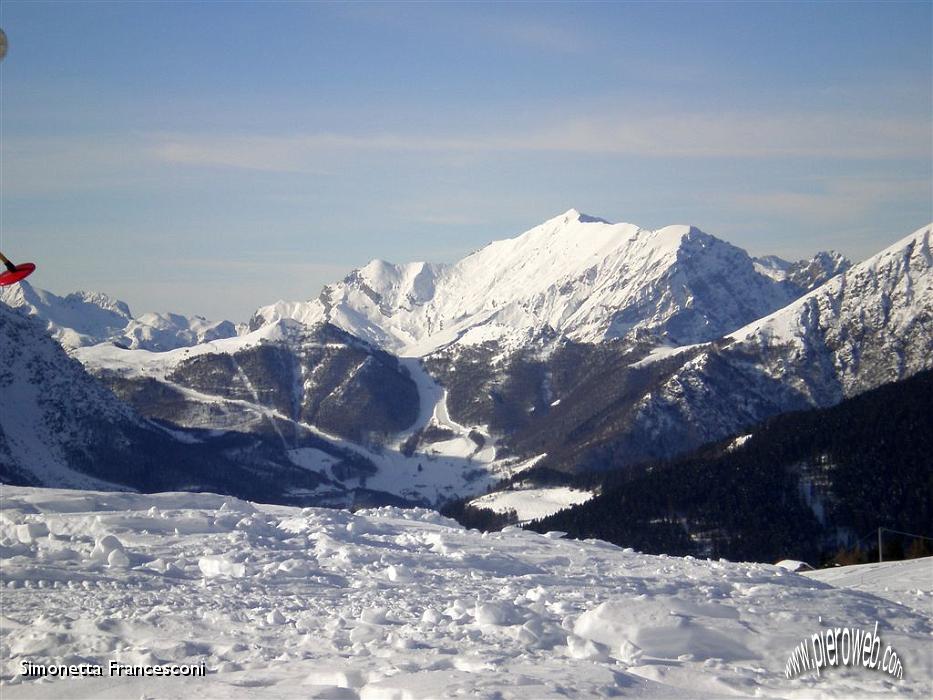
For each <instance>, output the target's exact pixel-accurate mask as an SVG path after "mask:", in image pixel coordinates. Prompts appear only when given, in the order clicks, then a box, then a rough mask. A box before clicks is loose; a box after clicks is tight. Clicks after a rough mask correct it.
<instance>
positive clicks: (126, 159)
mask: <svg viewBox="0 0 933 700" xmlns="http://www.w3.org/2000/svg"><path fill="white" fill-rule="evenodd" d="M931 8H933V3H930V2H905V3H898V2H885V3H807V2H798V3H777V4H769V3H705V4H703V3H660V2H656V3H626V4H621V3H620V4H609V3H594V4H584V3H573V4H569V3H568V4H560V3H549V4H530V3H525V4H511V5H509V4H502V3H496V4H401V3H399V4H392V3H377V4H358V3H354V4H311V3H283V4H272V3H263V4H251V3H232V2H228V3H123V4H118V3H84V4H81V3H48V4H44V3H38V2H16V1H15V0H4V2H3V3H2V4H0V26H2V27H3V29H4V30H5V31H6V33H7V35H8V37H9V42H10V50H9V54H8V56H7V58H6V60H4V61H3V63H2V64H0V66H2V67H0V72H2V185H3V189H2V230H3V250H4V252H5V253H6V254H7V255H8V256H10V257H14V258H16V259H23V260H27V259H28V260H34V261H35V262H37V263H38V264H39V266H40V269H39V271H38V272H37V273H36V275H35V277H34V283H35V284H36V285H37V286H40V287H44V288H47V289H51V290H53V291H55V292H58V293H64V292H69V291H73V290H75V289H94V290H99V291H105V292H108V293H110V294H113V295H115V296H118V297H120V298H123V299H125V300H126V301H128V302H129V303H130V305H131V306H132V307H133V308H134V310H135V311H137V312H142V311H146V310H173V311H181V312H184V313H200V314H203V315H206V316H208V317H211V318H220V317H226V318H232V319H234V320H244V319H246V318H247V317H248V316H249V315H250V313H251V312H252V310H253V309H254V308H255V307H257V306H259V305H262V304H266V303H271V302H272V301H275V300H276V299H279V298H286V299H301V298H310V297H313V296H315V295H316V294H317V293H318V291H319V289H320V287H321V285H322V284H324V283H327V282H331V281H335V280H337V279H340V278H341V277H342V276H343V275H345V274H346V272H348V271H349V270H350V269H351V268H353V267H358V266H360V265H362V264H365V263H366V262H367V261H368V260H369V259H371V258H375V257H378V258H384V259H388V260H392V261H394V262H404V261H408V260H419V259H427V260H433V261H449V260H454V259H456V258H458V257H460V256H462V255H463V254H465V253H467V252H469V251H471V250H473V249H476V248H478V247H480V246H482V245H484V244H485V243H487V242H489V241H490V240H493V239H497V238H503V237H507V236H512V235H515V234H518V233H520V232H522V231H524V230H526V229H528V228H530V227H531V226H534V225H535V224H537V223H540V222H541V221H543V220H545V219H547V218H550V217H551V216H554V215H556V214H558V213H560V212H562V211H564V210H566V209H568V208H570V207H576V208H577V209H580V210H582V211H585V212H587V213H590V214H593V215H597V216H601V217H603V218H607V219H609V220H613V221H629V222H632V223H636V224H639V225H641V226H645V227H650V228H656V227H659V226H663V225H667V224H672V223H691V224H695V225H697V226H700V227H701V228H703V229H704V230H705V231H708V232H709V233H712V234H714V235H717V236H719V237H721V238H725V239H727V240H729V241H731V242H733V243H735V244H737V245H740V246H742V247H745V248H747V249H748V250H749V251H750V252H752V253H754V254H764V253H775V254H780V255H783V256H785V257H803V256H807V255H810V254H812V253H814V252H816V251H817V250H819V249H824V248H835V249H837V250H840V251H842V252H843V253H846V254H847V255H850V256H852V257H854V258H862V257H866V256H868V255H870V254H872V253H874V252H876V251H877V250H879V249H881V248H882V247H884V246H886V245H888V244H889V243H891V242H893V241H894V240H896V239H898V238H900V237H902V236H904V235H907V234H908V233H910V232H912V231H913V230H915V229H917V228H919V227H920V226H922V225H924V224H926V223H929V222H930V220H931V219H933V211H931V206H933V205H931V182H933V176H931V169H933V124H931V122H933V116H931V115H933V87H931V86H933V54H931V44H933V42H931V39H933V36H931V27H933V10H931Z"/></svg>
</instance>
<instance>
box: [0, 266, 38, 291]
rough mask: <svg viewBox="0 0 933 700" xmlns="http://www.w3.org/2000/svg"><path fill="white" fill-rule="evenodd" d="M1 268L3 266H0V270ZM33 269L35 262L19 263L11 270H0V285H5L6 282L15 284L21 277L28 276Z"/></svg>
mask: <svg viewBox="0 0 933 700" xmlns="http://www.w3.org/2000/svg"><path fill="white" fill-rule="evenodd" d="M2 269H3V267H2V266H0V270H2ZM35 269H36V266H35V263H20V264H19V265H17V266H16V269H15V270H14V271H13V272H10V271H9V270H3V271H2V272H0V287H5V286H6V285H8V284H16V283H17V282H19V281H20V280H21V279H25V278H26V277H29V275H31V274H32V273H33V272H34V271H35Z"/></svg>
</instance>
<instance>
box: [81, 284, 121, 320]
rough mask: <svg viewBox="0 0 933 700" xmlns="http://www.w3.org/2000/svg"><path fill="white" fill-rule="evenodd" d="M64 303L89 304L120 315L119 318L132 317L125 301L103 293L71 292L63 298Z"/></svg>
mask: <svg viewBox="0 0 933 700" xmlns="http://www.w3.org/2000/svg"><path fill="white" fill-rule="evenodd" d="M65 303H66V304H70V305H72V306H81V305H85V304H90V305H92V306H97V307H99V308H101V309H104V310H105V311H113V312H114V313H117V314H120V315H121V316H126V317H127V318H131V317H132V316H133V314H132V312H131V311H130V307H129V304H127V303H126V302H125V301H120V300H119V299H114V298H113V297H112V296H110V295H109V294H104V293H103V292H88V291H83V290H82V291H77V292H72V293H71V294H69V295H68V296H66V297H65Z"/></svg>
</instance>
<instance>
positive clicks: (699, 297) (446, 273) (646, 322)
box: [250, 209, 849, 356]
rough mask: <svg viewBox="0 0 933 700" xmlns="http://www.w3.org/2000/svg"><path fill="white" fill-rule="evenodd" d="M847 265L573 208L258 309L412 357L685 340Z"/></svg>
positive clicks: (743, 318)
mask: <svg viewBox="0 0 933 700" xmlns="http://www.w3.org/2000/svg"><path fill="white" fill-rule="evenodd" d="M848 265H849V263H848V261H846V260H845V259H844V258H842V257H841V256H839V255H838V254H833V253H821V254H820V255H819V256H817V257H816V258H814V260H812V261H801V262H800V263H795V264H791V263H788V262H786V261H783V260H780V259H779V258H770V259H769V260H768V264H767V265H763V264H762V263H760V262H757V261H755V260H753V259H752V258H751V257H749V255H748V254H747V253H746V252H745V251H743V250H741V249H740V248H736V247H735V246H733V245H731V244H729V243H726V242H725V241H721V240H719V239H717V238H714V237H713V236H710V235H708V234H706V233H703V232H702V231H700V230H699V229H697V228H694V227H692V226H668V227H666V228H662V229H659V230H657V231H649V230H646V229H641V228H639V227H638V226H634V225H632V224H610V223H608V222H606V221H603V220H602V219H597V218H594V217H590V216H587V215H585V214H581V213H580V212H578V211H576V210H575V209H571V210H570V211H568V212H566V213H564V214H562V215H560V216H558V217H555V218H553V219H550V220H548V221H546V222H544V223H543V224H541V225H540V226H536V227H535V228H533V229H531V230H530V231H527V232H526V233H523V234H522V235H520V236H518V237H517V238H513V239H508V240H503V241H496V242H494V243H490V244H489V245H487V246H485V247H484V248H482V249H481V250H479V251H477V252H475V253H473V254H471V255H469V256H467V257H466V258H464V259H462V260H460V261H459V262H457V263H455V264H453V265H434V264H429V263H423V262H418V263H409V264H405V265H395V264H392V263H388V262H384V261H382V260H373V261H372V262H370V263H369V264H368V265H366V266H365V267H362V268H360V269H359V270H355V271H354V272H353V273H351V274H350V275H349V276H348V277H347V278H346V279H345V280H343V281H342V282H340V283H338V284H334V285H330V286H328V287H326V288H325V289H324V291H323V292H322V293H321V295H320V297H318V298H317V299H315V300H313V301H310V302H298V303H287V302H278V303H276V304H273V305H271V306H266V307H263V308H261V309H259V310H258V311H257V312H256V314H255V315H254V317H253V319H252V320H251V321H250V327H251V328H254V329H255V328H258V327H261V326H262V325H265V324H267V323H270V322H274V321H276V320H278V319H282V318H291V319H295V320H297V321H300V322H302V323H305V324H308V325H313V324H315V323H322V322H327V323H332V324H333V325H336V326H338V327H340V328H343V329H344V330H346V331H347V332H348V333H351V334H353V335H355V336H357V337H359V338H363V339H365V340H367V341H369V342H372V343H373V344H375V345H378V346H379V347H382V348H385V349H386V350H389V351H391V352H394V353H397V354H399V355H403V356H424V355H428V354H431V353H432V352H435V351H437V350H438V349H441V348H444V347H447V346H449V345H451V344H453V343H460V344H465V345H475V344H480V343H484V342H487V341H494V342H496V343H498V344H499V345H500V346H501V347H502V348H503V349H506V348H516V347H520V346H523V345H527V344H529V343H532V342H536V341H540V340H541V339H543V338H548V337H553V336H555V335H557V336H561V337H564V338H567V339H570V340H573V341H577V342H584V343H595V342H601V341H604V340H609V339H618V338H635V337H642V336H644V335H652V336H655V337H657V338H658V339H659V340H661V341H665V342H670V343H675V344H687V343H694V342H700V341H702V340H708V339H710V338H715V337H717V336H718V335H721V334H723V333H727V332H729V331H730V330H734V329H735V328H738V327H739V326H741V325H744V324H745V323H747V322H749V321H751V320H753V319H756V318H760V317H761V316H764V315H765V314H767V313H769V312H771V311H774V310H776V309H779V308H781V307H782V306H784V305H785V304H787V303H789V302H790V301H792V300H793V299H795V298H797V297H798V296H800V294H802V293H803V292H805V291H808V290H809V289H811V288H813V287H814V286H817V285H819V284H820V283H822V282H824V281H825V280H826V279H829V277H831V276H833V275H835V274H838V273H839V272H841V271H844V270H845V269H846V268H847V267H848Z"/></svg>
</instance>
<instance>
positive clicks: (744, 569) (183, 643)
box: [0, 487, 933, 700]
mask: <svg viewBox="0 0 933 700" xmlns="http://www.w3.org/2000/svg"><path fill="white" fill-rule="evenodd" d="M2 497H3V502H2V506H3V508H2V520H0V538H2V539H0V544H2V548H0V555H2V557H3V558H2V567H0V583H2V585H3V608H4V609H3V614H4V622H3V625H2V628H0V634H2V640H0V645H2V649H3V655H2V657H3V658H2V665H0V683H2V686H0V692H2V695H3V697H4V698H9V699H10V700H14V699H15V698H64V697H67V698H76V699H77V698H92V697H93V698H127V697H160V698H187V697H191V696H192V693H195V694H196V695H197V696H198V697H203V698H224V699H226V698H230V697H251V698H266V697H268V698H292V697H296V698H297V697H317V698H357V699H360V700H376V699H381V698H406V699H408V698H410V699H412V700H421V699H426V698H437V697H447V696H457V695H469V696H472V697H498V698H503V699H509V698H514V699H525V698H541V699H542V700H543V699H546V698H564V697H567V696H568V695H571V696H577V697H613V696H623V697H624V696H637V697H690V698H703V697H724V696H735V695H744V696H751V695H764V696H767V697H813V696H815V695H822V694H824V693H825V694H826V695H828V696H832V697H847V698H848V697H858V696H867V695H881V694H883V695H885V696H890V695H892V694H897V695H901V694H903V695H907V696H911V695H919V696H923V695H924V694H925V693H926V692H927V691H928V690H929V687H930V683H931V681H933V659H931V657H930V654H929V653H928V652H929V643H930V635H931V633H933V620H931V617H930V614H929V612H928V611H927V612H922V611H919V610H912V609H910V608H907V607H904V606H901V605H897V604H896V603H893V602H890V601H888V600H884V599H882V598H878V597H875V596H873V595H870V594H868V593H865V592H854V591H848V590H845V589H842V588H837V587H834V586H831V585H828V584H824V583H820V582H818V581H815V580H813V579H810V578H806V577H803V576H800V575H797V574H793V573H789V572H787V571H784V570H782V569H780V568H778V567H774V566H770V565H764V564H733V563H728V562H725V561H701V560H695V559H691V558H686V559H679V558H675V557H665V556H648V555H641V554H638V553H635V552H633V551H631V550H625V549H619V548H617V547H614V546H612V545H608V544H605V543H601V542H598V541H587V542H579V541H568V540H563V539H560V535H559V534H558V533H550V534H548V535H539V534H536V533H531V532H525V531H521V530H517V529H510V530H508V531H505V532H502V533H495V534H489V535H482V534H480V533H478V532H476V531H466V530H464V529H462V528H460V527H459V526H457V525H456V524H455V523H453V522H452V521H449V520H446V519H444V518H442V517H440V516H438V515H437V514H436V513H433V512H430V511H423V510H398V509H392V508H383V509H379V510H371V511H364V512H359V513H357V514H355V515H353V514H350V513H348V512H346V511H335V510H318V509H304V510H299V509H294V508H286V507H272V506H260V505H255V504H250V503H246V502H243V501H238V500H236V499H233V498H229V497H222V496H215V495H211V494H178V493H175V494H155V495H148V496H144V495H136V494H115V493H93V492H81V491H55V490H43V489H25V488H15V487H4V489H3V494H2ZM926 590H927V593H928V592H929V590H930V587H929V586H927V587H926ZM876 622H877V624H878V633H879V635H880V636H881V641H882V648H884V646H886V645H890V646H891V647H892V648H893V649H894V650H895V651H896V652H897V654H898V656H899V657H900V658H901V660H902V664H903V668H904V677H903V679H901V680H898V679H892V678H891V677H889V676H887V675H885V674H884V673H882V672H881V671H880V670H867V669H863V668H833V669H827V670H824V672H823V673H822V674H820V675H819V676H818V675H816V674H815V673H814V672H809V673H803V674H801V676H800V677H799V678H795V679H787V678H786V677H785V673H784V668H785V662H786V661H787V658H788V656H789V655H790V654H791V653H792V651H793V649H794V648H795V647H796V646H797V645H798V644H799V643H800V642H801V641H802V640H804V639H808V638H809V636H810V635H811V634H813V633H815V632H817V631H819V630H820V629H824V628H830V627H834V626H836V627H843V626H846V627H856V628H860V629H865V630H872V629H873V628H874V625H875V623H876ZM22 661H29V662H31V663H36V664H42V663H46V664H60V663H72V664H77V663H88V664H102V665H103V666H104V669H105V670H104V673H105V674H106V673H107V670H106V669H107V667H108V664H109V663H110V662H111V661H114V662H117V663H125V664H149V665H153V664H182V663H188V664H195V665H199V664H201V663H203V664H205V666H206V669H207V675H206V677H204V678H195V679H183V678H182V679H179V678H154V677H149V678H145V677H142V678H113V677H108V676H107V675H104V677H102V678H93V677H89V678H76V679H67V680H61V679H57V678H55V679H46V680H30V679H24V678H22V677H21V676H20V675H19V670H20V664H21V662H22Z"/></svg>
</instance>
